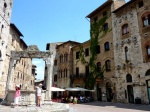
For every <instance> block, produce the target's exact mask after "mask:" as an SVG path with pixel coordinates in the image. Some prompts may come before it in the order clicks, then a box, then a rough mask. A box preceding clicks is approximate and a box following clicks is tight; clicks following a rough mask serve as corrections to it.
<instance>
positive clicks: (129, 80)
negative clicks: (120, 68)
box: [126, 74, 132, 83]
mask: <svg viewBox="0 0 150 112" xmlns="http://www.w3.org/2000/svg"><path fill="white" fill-rule="evenodd" d="M126 81H127V83H130V82H132V75H131V74H127V75H126Z"/></svg>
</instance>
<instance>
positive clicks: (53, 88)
mask: <svg viewBox="0 0 150 112" xmlns="http://www.w3.org/2000/svg"><path fill="white" fill-rule="evenodd" d="M51 91H65V90H64V89H61V88H57V87H52V88H51Z"/></svg>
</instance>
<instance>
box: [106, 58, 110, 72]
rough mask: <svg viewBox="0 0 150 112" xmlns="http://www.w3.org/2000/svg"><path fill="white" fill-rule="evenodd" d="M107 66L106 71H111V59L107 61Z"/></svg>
mask: <svg viewBox="0 0 150 112" xmlns="http://www.w3.org/2000/svg"><path fill="white" fill-rule="evenodd" d="M105 68H106V71H110V68H111V63H110V60H106V61H105Z"/></svg>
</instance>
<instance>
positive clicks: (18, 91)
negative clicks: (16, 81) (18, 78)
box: [14, 85, 20, 107]
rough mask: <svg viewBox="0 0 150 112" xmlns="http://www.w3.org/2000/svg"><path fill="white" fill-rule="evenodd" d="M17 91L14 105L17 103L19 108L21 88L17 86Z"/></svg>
mask: <svg viewBox="0 0 150 112" xmlns="http://www.w3.org/2000/svg"><path fill="white" fill-rule="evenodd" d="M15 89H16V91H15V95H14V103H15V106H17V107H18V104H19V97H20V86H19V85H16V87H15Z"/></svg>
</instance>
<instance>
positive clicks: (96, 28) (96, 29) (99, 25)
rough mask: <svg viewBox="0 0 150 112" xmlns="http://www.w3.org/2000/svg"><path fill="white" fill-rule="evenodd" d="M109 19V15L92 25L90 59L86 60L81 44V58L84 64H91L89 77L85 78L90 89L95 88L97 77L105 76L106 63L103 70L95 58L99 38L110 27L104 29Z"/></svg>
mask: <svg viewBox="0 0 150 112" xmlns="http://www.w3.org/2000/svg"><path fill="white" fill-rule="evenodd" d="M107 19H108V17H107V16H105V17H103V18H102V19H100V20H99V21H97V22H94V23H93V24H91V26H90V40H89V41H90V58H89V60H88V61H87V60H85V52H84V49H83V45H80V52H79V60H78V61H80V62H81V63H82V64H85V65H87V66H89V69H90V73H89V75H88V77H86V78H85V86H86V87H88V88H89V89H93V88H94V85H95V82H96V79H97V78H101V79H103V77H104V72H105V65H103V66H102V68H101V70H99V68H98V67H97V65H96V64H95V60H96V59H97V46H98V45H99V39H101V38H102V37H104V36H105V35H106V34H107V33H108V32H109V31H110V29H109V28H108V29H105V30H104V24H105V22H106V20H107Z"/></svg>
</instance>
